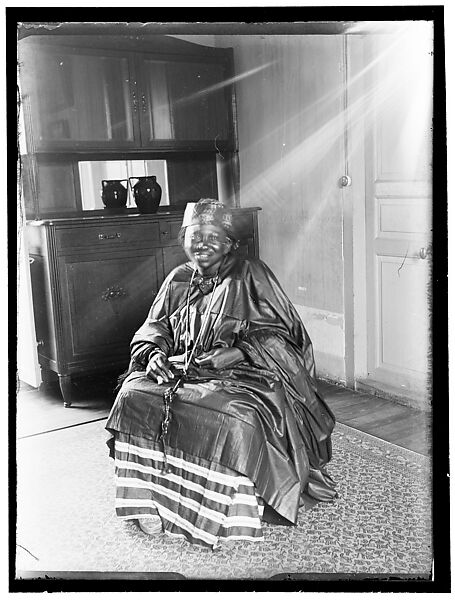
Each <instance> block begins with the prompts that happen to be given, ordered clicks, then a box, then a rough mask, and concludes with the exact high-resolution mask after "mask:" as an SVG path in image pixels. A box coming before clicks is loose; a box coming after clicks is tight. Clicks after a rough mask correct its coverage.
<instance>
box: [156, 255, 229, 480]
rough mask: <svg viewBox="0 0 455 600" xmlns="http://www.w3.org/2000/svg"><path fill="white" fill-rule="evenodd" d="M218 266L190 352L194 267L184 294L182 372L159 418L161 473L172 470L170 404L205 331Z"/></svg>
mask: <svg viewBox="0 0 455 600" xmlns="http://www.w3.org/2000/svg"><path fill="white" fill-rule="evenodd" d="M220 267H221V265H220ZM220 267H219V268H218V271H217V274H216V276H215V279H214V283H213V289H212V292H211V294H210V299H209V302H208V304H207V308H206V309H205V311H204V316H203V318H202V323H201V327H200V329H199V333H198V334H197V336H196V340H195V341H194V343H193V347H192V348H191V352H190V347H189V346H190V342H189V338H190V295H191V287H192V285H193V282H194V278H195V275H196V269H193V274H192V275H191V279H190V283H189V285H188V293H187V296H186V309H185V333H184V337H185V362H184V368H183V373H182V374H181V375H180V377H179V378H178V380H177V381H176V383H175V384H174V385H173V386H172V387H169V388H167V389H166V390H165V391H164V392H163V417H162V419H161V435H160V440H161V441H162V444H163V459H164V464H163V468H162V470H161V473H162V474H163V475H166V474H168V473H171V472H172V471H171V469H170V468H169V465H168V462H167V454H166V438H167V432H168V428H169V423H170V422H171V418H172V415H171V404H172V401H173V399H174V397H175V396H176V394H177V390H178V388H179V387H180V386H181V385H182V384H183V383H184V382H185V379H186V377H187V374H188V368H189V366H190V364H191V361H192V360H193V357H194V353H195V351H196V348H197V346H198V344H199V340H200V339H201V338H202V334H203V333H205V330H206V329H207V323H208V319H209V315H210V309H211V308H212V303H213V298H214V296H215V290H216V288H217V286H218V281H219V272H220Z"/></svg>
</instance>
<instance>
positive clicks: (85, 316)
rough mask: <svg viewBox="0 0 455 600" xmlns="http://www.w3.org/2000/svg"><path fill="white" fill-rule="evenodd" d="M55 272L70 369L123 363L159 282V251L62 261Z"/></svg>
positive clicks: (101, 255)
mask: <svg viewBox="0 0 455 600" xmlns="http://www.w3.org/2000/svg"><path fill="white" fill-rule="evenodd" d="M59 273H60V280H61V285H62V289H61V293H62V306H63V307H67V308H66V309H65V310H67V311H68V314H67V315H66V318H64V323H63V329H64V341H65V344H64V345H65V348H66V352H67V356H66V362H67V364H68V367H69V369H70V370H71V368H73V369H77V368H78V367H79V368H80V367H81V366H83V367H85V368H86V367H87V364H89V366H101V365H104V364H106V365H107V364H109V363H110V362H111V363H112V362H114V363H115V362H116V361H117V362H118V360H119V358H124V359H125V360H127V359H128V356H129V344H130V342H131V339H132V337H133V335H134V333H135V332H136V330H137V329H138V328H139V327H140V325H142V323H143V322H144V320H145V318H146V316H147V313H148V311H149V309H150V306H151V304H152V302H153V300H154V297H155V295H156V293H157V291H158V289H159V285H160V282H161V281H162V263H161V251H160V250H155V251H154V250H143V251H136V252H130V253H125V254H121V255H118V254H116V253H115V252H112V253H91V254H82V255H72V256H64V257H61V258H60V259H59Z"/></svg>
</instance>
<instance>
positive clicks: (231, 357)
mask: <svg viewBox="0 0 455 600" xmlns="http://www.w3.org/2000/svg"><path fill="white" fill-rule="evenodd" d="M244 358H245V355H244V354H243V352H242V351H241V350H240V349H239V348H215V349H214V350H209V352H204V353H203V354H201V355H200V356H199V358H195V359H194V362H195V363H196V364H197V365H199V366H200V367H212V368H213V369H227V368H229V367H233V366H234V365H236V364H237V363H239V362H242V360H244Z"/></svg>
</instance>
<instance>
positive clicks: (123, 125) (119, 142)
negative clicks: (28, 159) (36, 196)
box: [20, 43, 140, 151]
mask: <svg viewBox="0 0 455 600" xmlns="http://www.w3.org/2000/svg"><path fill="white" fill-rule="evenodd" d="M20 66H21V68H20V76H21V85H22V89H23V92H24V102H25V104H26V106H27V111H26V117H28V118H26V121H28V123H27V125H28V127H27V131H28V134H29V135H28V140H27V143H28V144H29V146H30V148H29V150H30V151H33V150H56V149H68V150H72V151H73V150H74V149H78V148H111V149H112V148H119V149H122V148H129V147H135V146H136V145H139V144H140V142H139V132H138V119H137V113H138V104H137V98H136V97H135V94H136V92H135V87H134V83H133V77H132V68H131V60H130V58H129V57H128V54H127V53H123V54H122V53H119V52H115V51H110V50H98V49H92V48H82V47H69V46H56V45H52V46H51V45H43V44H33V43H26V44H24V45H23V46H21V47H20Z"/></svg>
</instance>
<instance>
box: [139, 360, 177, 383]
mask: <svg viewBox="0 0 455 600" xmlns="http://www.w3.org/2000/svg"><path fill="white" fill-rule="evenodd" d="M145 374H146V375H147V377H149V378H150V379H154V380H155V381H156V382H157V383H158V385H161V384H162V383H168V382H169V381H171V380H172V379H174V374H173V372H172V371H171V363H170V362H169V361H168V359H167V358H166V355H165V354H164V352H156V353H155V354H153V355H152V356H151V357H150V360H149V362H148V364H147V367H146V369H145Z"/></svg>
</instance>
